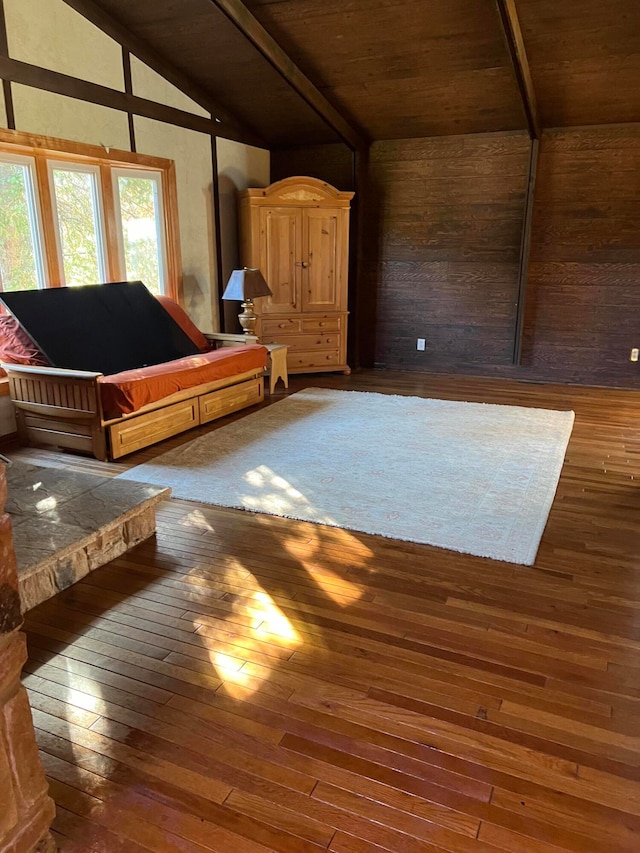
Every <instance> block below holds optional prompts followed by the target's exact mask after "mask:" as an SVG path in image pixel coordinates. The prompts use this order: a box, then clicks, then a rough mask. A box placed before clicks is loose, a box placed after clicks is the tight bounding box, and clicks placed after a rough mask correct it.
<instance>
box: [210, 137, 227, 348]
mask: <svg viewBox="0 0 640 853" xmlns="http://www.w3.org/2000/svg"><path fill="white" fill-rule="evenodd" d="M211 174H212V175H213V182H212V198H211V216H212V218H213V228H212V232H213V238H214V240H215V244H216V278H217V282H216V293H217V299H218V331H220V332H224V331H225V326H224V302H223V301H222V293H223V291H224V286H225V282H224V281H223V276H224V272H223V269H222V233H221V231H222V225H221V215H220V180H219V169H218V143H217V141H216V140H215V139H213V138H212V140H211ZM214 331H215V330H214Z"/></svg>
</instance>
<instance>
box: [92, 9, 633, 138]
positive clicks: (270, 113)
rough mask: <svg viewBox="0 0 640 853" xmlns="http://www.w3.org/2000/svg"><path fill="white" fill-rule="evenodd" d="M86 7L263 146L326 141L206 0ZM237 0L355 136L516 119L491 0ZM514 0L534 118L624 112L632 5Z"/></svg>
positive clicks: (568, 120) (579, 118)
mask: <svg viewBox="0 0 640 853" xmlns="http://www.w3.org/2000/svg"><path fill="white" fill-rule="evenodd" d="M84 2H86V3H87V4H88V3H89V0H84ZM95 2H96V4H97V5H98V6H100V7H101V8H102V9H104V10H105V11H107V12H108V13H110V14H111V15H112V16H113V17H114V18H116V19H117V20H118V21H120V22H121V23H122V24H124V25H125V26H126V27H127V28H128V29H129V30H130V31H131V32H132V33H133V34H134V35H136V36H138V37H140V38H142V39H144V40H145V41H146V42H147V43H148V44H149V45H150V46H151V47H152V48H154V49H155V50H156V51H157V52H158V53H159V54H161V55H162V56H164V57H165V58H166V59H167V60H168V61H169V62H171V63H172V64H173V65H174V66H176V67H177V68H179V69H180V70H181V71H183V72H184V73H185V74H187V75H189V77H190V78H191V79H192V80H193V81H194V83H196V84H197V85H198V86H200V87H201V88H202V89H204V90H205V91H207V92H209V93H210V94H211V97H212V99H213V100H214V101H215V102H217V103H218V104H220V105H221V106H222V107H224V108H226V109H228V110H229V111H231V112H233V113H234V114H235V115H236V116H237V118H238V119H239V120H240V121H242V122H243V123H244V124H245V125H246V126H248V127H250V128H252V129H254V130H255V132H256V133H257V135H258V136H260V137H262V138H263V139H264V140H265V142H266V143H267V144H268V145H269V146H271V147H279V146H292V145H305V144H313V143H324V142H331V141H335V140H336V139H337V134H336V132H335V131H334V130H332V129H331V128H330V127H329V126H328V125H327V124H326V123H325V122H324V121H323V119H322V118H321V117H320V116H319V115H318V114H317V113H316V112H315V111H314V110H313V108H312V107H311V106H310V105H309V104H308V103H307V102H306V101H305V100H304V98H303V97H301V96H300V95H299V94H298V93H297V92H296V91H295V90H294V89H293V88H292V87H291V86H290V85H289V84H288V83H287V82H286V81H285V80H284V79H283V77H282V76H281V75H280V74H279V73H278V71H276V70H275V68H274V67H273V66H272V65H271V64H270V63H269V61H268V60H267V59H265V57H264V56H263V55H262V54H261V53H260V52H259V50H258V49H257V48H256V47H255V46H254V45H253V44H251V42H250V41H249V40H248V39H247V38H246V37H245V36H244V35H243V34H242V33H241V32H240V30H239V29H238V28H237V27H236V26H235V25H234V24H233V23H232V22H231V21H230V20H229V19H228V18H227V17H226V16H225V15H224V13H223V12H222V11H220V9H219V8H218V6H217V5H216V3H215V2H214V0H136V2H135V3H131V2H130V0H95ZM243 2H244V6H245V7H246V8H247V9H248V10H249V11H250V12H251V13H252V14H253V15H254V16H255V18H257V20H258V21H259V23H260V24H262V26H263V27H264V28H265V30H266V31H267V32H268V33H269V34H270V35H271V36H272V37H273V38H274V39H275V41H276V42H277V44H278V45H279V46H280V47H281V48H282V49H283V50H284V51H285V53H286V54H287V55H288V56H289V57H290V58H291V60H293V62H294V63H295V64H296V65H297V67H298V68H299V69H300V71H301V72H302V73H304V74H305V75H306V76H307V77H308V78H309V79H310V80H311V81H312V83H314V84H315V86H316V87H317V88H318V90H319V91H320V93H321V94H322V95H324V96H325V97H326V99H327V100H328V101H329V102H330V103H331V104H332V105H333V106H335V107H336V108H337V109H338V111H339V112H340V113H341V114H342V115H343V116H344V118H345V119H346V120H347V121H348V122H349V123H350V124H351V126H352V127H354V128H355V129H356V131H360V132H361V133H362V134H363V135H364V136H365V137H366V136H368V137H369V138H371V139H373V140H379V139H393V138H415V137H428V136H438V135H447V134H465V133H476V132H486V131H504V130H515V129H524V128H526V120H525V115H524V111H523V107H522V103H521V99H520V95H519V92H518V87H517V85H516V81H515V77H514V73H513V69H512V67H511V63H510V58H509V53H508V50H507V46H506V42H505V38H504V34H503V31H502V27H501V23H500V17H499V15H498V12H497V8H496V2H495V0H428V2H427V0H243ZM234 5H235V4H234ZM515 6H516V9H517V13H518V15H519V17H520V22H521V25H522V31H523V36H524V44H525V49H526V52H527V56H528V58H529V61H530V65H531V74H532V79H533V86H534V89H535V93H536V96H537V100H538V102H539V111H540V118H541V124H542V125H543V126H544V127H561V126H575V125H584V124H607V123H615V122H628V121H637V120H638V117H639V116H640V86H638V85H637V81H638V80H639V79H640V3H638V2H637V0H610V2H609V3H607V4H604V3H602V0H516V3H515Z"/></svg>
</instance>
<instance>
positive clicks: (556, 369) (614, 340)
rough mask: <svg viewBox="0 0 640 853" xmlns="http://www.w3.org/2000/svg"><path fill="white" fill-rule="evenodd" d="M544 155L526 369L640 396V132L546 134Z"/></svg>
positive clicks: (634, 128) (628, 128)
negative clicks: (637, 358) (637, 355)
mask: <svg viewBox="0 0 640 853" xmlns="http://www.w3.org/2000/svg"><path fill="white" fill-rule="evenodd" d="M540 152H541V153H540V163H539V169H538V181H537V189H536V201H535V207H534V218H533V232H532V244H531V256H530V267H529V283H528V292H529V300H528V303H527V310H526V321H525V341H524V349H523V361H524V365H525V367H527V368H529V369H530V371H531V372H532V373H533V374H534V375H536V376H542V377H544V378H548V379H554V378H557V379H558V380H561V381H566V380H569V381H574V382H582V383H591V384H604V385H610V384H613V385H624V386H632V387H638V385H640V371H639V369H638V365H637V364H632V363H631V362H629V360H628V359H629V351H630V349H631V347H636V346H640V324H639V318H640V127H638V126H637V125H628V126H622V127H617V128H598V129H583V130H565V131H554V132H547V133H545V135H544V136H543V139H542V143H541V148H540Z"/></svg>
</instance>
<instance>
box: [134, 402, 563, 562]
mask: <svg viewBox="0 0 640 853" xmlns="http://www.w3.org/2000/svg"><path fill="white" fill-rule="evenodd" d="M573 420H574V414H573V412H556V411H549V410H546V409H529V408H522V407H519V406H495V405H488V404H483V403H460V402H449V401H446V400H428V399H427V400H425V399H421V398H418V397H399V396H390V395H386V394H370V393H363V392H358V391H332V390H327V389H322V388H313V389H309V390H306V391H301V392H298V393H297V394H293V395H292V396H290V397H287V398H285V399H284V400H282V401H280V402H278V403H275V404H274V405H272V406H269V407H268V408H265V409H262V410H260V411H258V412H254V413H253V414H248V415H247V416H246V417H244V418H242V419H241V420H238V421H236V422H234V423H233V424H230V425H229V426H225V427H222V428H220V429H217V430H215V431H212V432H211V433H209V434H208V435H204V436H201V437H200V438H197V439H195V440H194V441H192V442H190V443H189V444H186V445H184V446H183V447H181V448H178V449H177V450H172V451H171V452H169V453H166V454H164V455H163V456H160V457H159V458H157V459H155V460H154V461H153V462H149V463H146V464H144V465H139V466H138V467H136V468H133V469H132V470H130V471H128V472H127V473H126V474H121V475H120V478H124V479H129V480H141V481H145V482H147V483H155V484H157V485H161V486H170V487H171V490H172V496H173V497H175V498H184V499H186V500H193V501H201V502H203V503H209V504H215V505H218V506H227V507H239V508H242V509H245V510H251V511H253V512H263V513H269V514H271V515H279V516H284V517H287V518H295V519H301V520H304V521H313V522H316V523H318V524H328V525H332V526H336V527H342V528H345V529H347V530H353V531H362V532H365V533H375V534H380V535H381V536H387V537H391V538H393V539H404V540H407V541H410V542H420V543H424V544H429V545H437V546H439V547H441V548H449V549H452V550H454V551H461V552H464V553H468V554H476V555H478V556H481V557H491V558H493V559H495V560H506V561H509V562H513V563H522V564H524V565H532V564H533V562H534V560H535V557H536V553H537V550H538V545H539V543H540V539H541V537H542V533H543V530H544V527H545V524H546V521H547V516H548V514H549V510H550V508H551V504H552V502H553V498H554V495H555V491H556V487H557V484H558V479H559V477H560V470H561V468H562V463H563V460H564V455H565V451H566V448H567V444H568V441H569V437H570V435H571V430H572V427H573Z"/></svg>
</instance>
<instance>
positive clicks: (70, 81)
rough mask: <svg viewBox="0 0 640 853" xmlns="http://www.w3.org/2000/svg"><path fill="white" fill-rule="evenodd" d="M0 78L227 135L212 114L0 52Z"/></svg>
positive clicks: (203, 130) (191, 127)
mask: <svg viewBox="0 0 640 853" xmlns="http://www.w3.org/2000/svg"><path fill="white" fill-rule="evenodd" d="M0 78H1V79H3V80H9V81H10V82H11V83H21V84H22V85H23V86H30V87H31V88H33V89H43V90H44V91H45V92H55V93H56V94H57V95H66V96H67V97H68V98H76V99H77V100H79V101H87V102H88V103H91V104H99V105H100V106H103V107H109V108H110V109H113V110H120V111H121V112H124V113H132V114H133V115H137V116H144V117H145V118H151V119H155V120H156V121H162V122H165V123H166V124H174V125H176V126H177V127H186V128H188V129H189V130H197V131H199V132H200V133H207V134H209V136H225V133H222V132H220V131H219V130H218V129H219V128H220V125H219V124H216V122H214V121H212V120H211V119H209V118H204V116H199V115H195V114H194V113H189V112H186V111H185V110H178V109H176V108H175V107H167V106H165V105H164V104H158V103H156V102H155V101H149V100H147V99H146V98H138V97H136V96H135V95H130V94H129V93H128V92H121V91H119V90H118V89H109V88H107V87H106V86H99V85H98V84H97V83H90V82H89V81H88V80H80V79H79V78H77V77H70V76H69V75H68V74H60V72H58V71H50V70H49V69H48V68H40V67H39V66H38V65H29V63H27V62H20V61H19V60H17V59H8V58H7V57H4V56H0ZM227 133H230V131H227ZM226 138H228V139H235V140H236V141H242V140H240V139H238V137H237V136H230V135H228V136H226Z"/></svg>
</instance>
